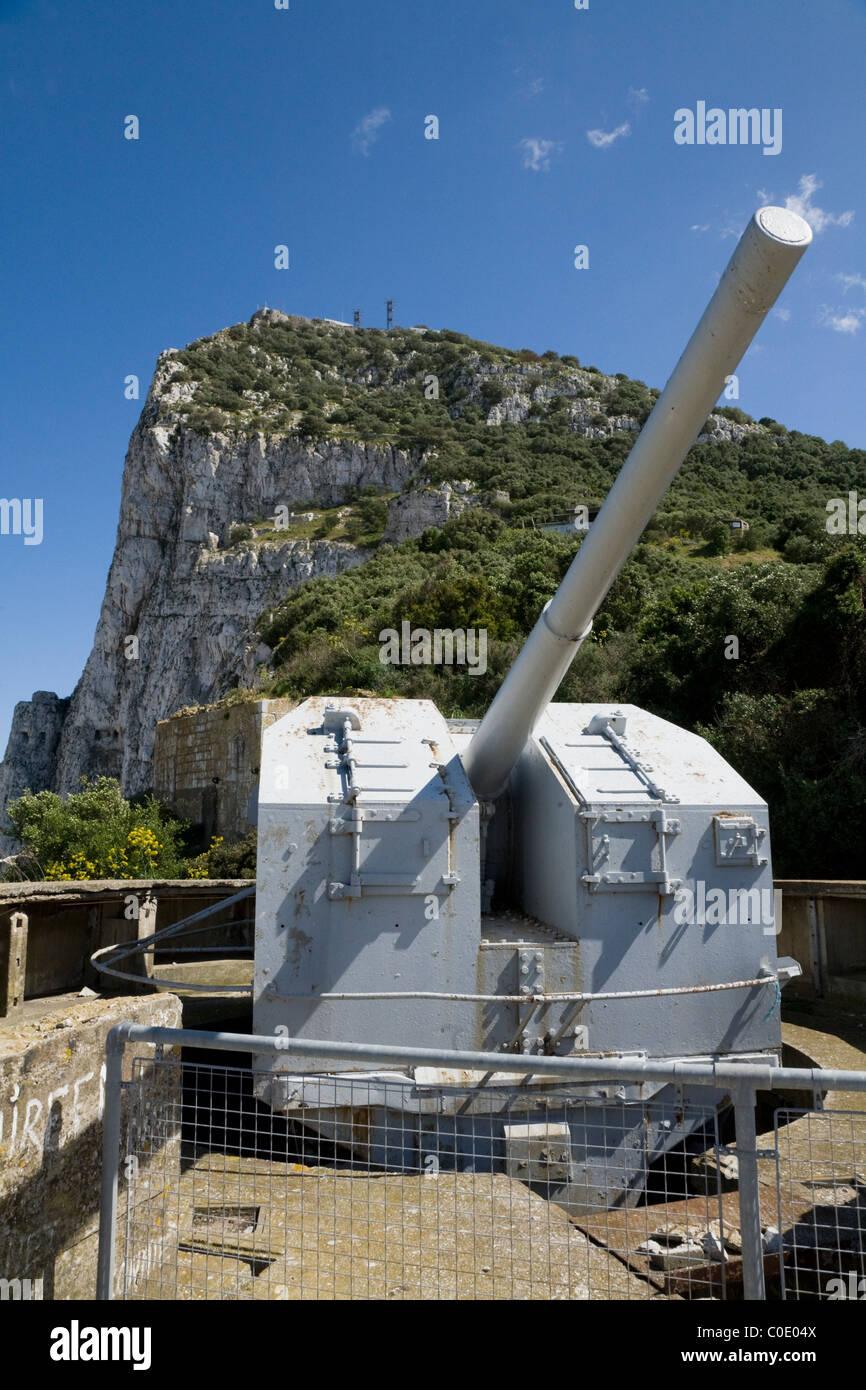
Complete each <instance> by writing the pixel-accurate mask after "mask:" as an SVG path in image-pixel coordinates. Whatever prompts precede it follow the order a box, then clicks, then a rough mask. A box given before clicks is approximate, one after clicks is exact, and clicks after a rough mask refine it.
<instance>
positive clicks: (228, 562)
mask: <svg viewBox="0 0 866 1390" xmlns="http://www.w3.org/2000/svg"><path fill="white" fill-rule="evenodd" d="M172 365H173V363H172V357H171V355H170V354H163V356H162V357H161V358H160V360H159V364H158V367H157V371H156V374H155V377H154V381H153V384H152V386H151V390H150V393H149V395H148V399H147V402H146V404H145V406H144V409H143V411H142V415H141V419H140V420H139V423H138V425H137V426H136V428H135V430H134V432H133V435H132V439H131V442H130V446H129V451H128V453H127V456H126V463H125V468H124V476H123V488H122V498H121V506H120V519H119V523H118V528H117V539H116V544H115V549H114V557H113V559H112V562H111V568H110V570H109V574H108V583H107V587H106V592H105V597H104V599H103V603H102V610H101V613H100V615H99V621H98V624H97V628H96V635H95V639H94V644H93V650H92V651H91V654H90V656H89V658H88V660H87V664H86V666H85V668H84V673H83V675H82V677H81V679H80V681H79V682H78V685H77V686H76V689H75V691H74V693H73V695H72V697H71V699H70V700H58V698H57V696H55V695H52V694H49V693H47V692H38V693H37V694H36V695H34V697H33V700H32V701H30V702H25V703H23V704H20V705H18V706H17V707H16V712H15V720H14V724H13V728H12V732H11V735H10V739H9V745H8V748H7V752H6V757H5V760H4V762H3V764H2V765H0V807H3V806H5V804H6V801H7V800H8V799H9V798H11V797H13V796H16V795H19V794H20V793H21V791H23V790H24V789H25V787H30V788H31V789H32V790H41V789H42V788H44V787H50V788H52V789H54V790H57V791H60V792H70V791H74V790H76V789H77V787H78V784H79V778H80V777H82V776H83V775H91V776H93V775H98V774H100V773H104V774H106V775H110V776H116V777H119V778H120V779H121V781H122V784H123V787H124V789H125V791H126V792H127V793H135V792H139V791H141V790H143V789H145V788H147V787H149V786H150V785H151V756H152V751H153V738H154V730H155V727H156V722H157V720H159V719H163V718H165V717H166V716H167V715H169V714H171V713H172V712H173V711H174V710H176V709H178V708H179V707H181V706H183V705H188V704H201V703H206V702H208V701H211V700H214V699H217V698H219V697H220V696H221V695H222V694H224V693H225V692H226V690H228V689H230V688H231V687H233V686H235V685H241V684H252V683H254V681H255V675H256V668H257V665H258V664H259V663H260V662H261V661H263V660H264V659H266V657H267V648H262V647H261V646H260V645H259V643H258V639H256V637H255V635H254V633H253V630H252V629H253V624H254V622H255V619H256V618H257V617H258V615H259V614H260V613H261V612H262V610H263V609H266V608H267V607H268V605H269V604H272V603H276V602H277V601H278V599H279V598H281V597H282V596H283V594H284V593H285V592H286V589H288V588H291V587H294V586H296V585H297V584H299V583H301V582H302V581H303V580H305V579H309V578H311V577H313V576H317V575H335V574H338V573H340V572H341V571H342V570H344V569H346V568H347V567H349V566H350V565H354V564H358V563H359V562H360V561H361V560H363V559H364V556H365V554H366V553H367V552H366V551H365V550H364V549H363V548H359V547H357V546H353V545H350V544H346V543H341V542H332V541H328V540H314V539H299V540H286V541H284V542H283V543H280V542H279V541H278V540H274V541H271V542H265V543H253V542H252V541H244V540H241V541H234V542H233V540H232V527H233V525H234V524H236V523H238V522H243V521H245V520H246V519H247V518H250V517H253V516H257V515H269V514H273V513H274V511H275V509H276V508H277V507H279V506H288V507H292V505H293V504H294V505H295V506H297V505H298V504H303V503H305V502H307V503H310V502H313V501H315V502H316V503H317V504H324V505H326V506H329V505H330V506H332V505H335V504H337V503H339V502H341V501H342V500H343V499H344V497H346V496H347V495H349V494H350V493H352V492H353V491H354V490H355V489H358V488H363V487H366V486H369V487H373V488H382V489H389V490H397V491H399V490H401V489H402V488H403V486H404V484H405V483H406V482H407V481H408V480H409V478H410V477H411V475H412V473H413V464H412V462H411V458H410V453H409V452H408V451H405V450H402V451H401V450H399V449H395V448H392V447H390V446H380V445H373V444H370V445H362V444H355V443H352V442H344V441H327V442H322V443H316V442H310V441H303V440H301V439H298V438H293V437H270V438H265V437H264V436H262V435H254V436H252V437H242V438H239V437H234V436H232V435H229V434H224V433H219V432H217V433H212V434H206V435H202V434H201V433H197V432H196V431H194V430H187V429H184V428H178V427H177V426H174V427H172V425H171V422H170V421H166V420H164V419H163V418H162V415H161V414H160V410H159V406H160V405H161V404H164V401H163V399H162V398H163V396H164V393H165V392H166V381H167V377H168V376H169V374H170V371H171V368H172ZM169 389H170V388H169ZM6 848H7V849H8V848H9V846H6Z"/></svg>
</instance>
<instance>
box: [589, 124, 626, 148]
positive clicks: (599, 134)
mask: <svg viewBox="0 0 866 1390" xmlns="http://www.w3.org/2000/svg"><path fill="white" fill-rule="evenodd" d="M621 135H631V126H630V125H629V123H628V121H624V122H623V124H622V125H618V126H617V128H616V130H588V131H587V132H586V138H587V140H588V141H589V143H590V144H591V145H595V148H596V149H597V150H606V149H607V148H608V146H609V145H612V144H613V142H614V140H618V139H619V138H620V136H621Z"/></svg>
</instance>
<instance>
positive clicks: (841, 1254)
mask: <svg viewBox="0 0 866 1390" xmlns="http://www.w3.org/2000/svg"><path fill="white" fill-rule="evenodd" d="M775 1135H776V1153H777V1160H776V1167H777V1187H778V1245H779V1250H780V1254H781V1281H782V1297H784V1298H788V1299H831V1300H833V1299H850V1298H857V1299H866V1112H864V1111H855V1110H821V1111H813V1110H794V1109H779V1110H777V1111H776V1125H775Z"/></svg>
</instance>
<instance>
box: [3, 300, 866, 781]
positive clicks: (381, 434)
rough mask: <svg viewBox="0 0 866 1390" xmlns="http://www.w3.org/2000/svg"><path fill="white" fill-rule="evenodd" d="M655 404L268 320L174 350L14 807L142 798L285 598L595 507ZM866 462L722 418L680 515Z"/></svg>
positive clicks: (755, 503) (19, 710)
mask: <svg viewBox="0 0 866 1390" xmlns="http://www.w3.org/2000/svg"><path fill="white" fill-rule="evenodd" d="M656 395H657V392H655V391H653V390H650V389H649V388H647V387H646V386H645V385H644V384H643V383H642V382H634V381H630V380H628V378H626V377H624V376H622V375H619V376H609V375H605V374H604V373H602V372H600V371H598V369H597V368H595V367H583V366H581V364H580V362H579V360H578V359H577V358H576V357H568V356H567V357H559V356H557V354H555V353H545V354H543V355H542V356H539V355H538V354H536V353H534V352H532V351H530V350H522V351H512V350H508V349H504V348H500V347H496V346H494V345H491V344H486V343H480V342H475V341H473V340H472V339H469V338H466V337H465V336H464V335H462V334H458V333H451V332H437V331H431V330H428V329H426V328H423V327H418V328H413V329H399V328H397V329H392V330H390V331H388V332H385V331H382V330H376V329H359V330H355V329H353V328H351V327H348V326H346V325H341V324H335V323H332V322H330V321H327V320H307V319H301V318H298V317H295V316H290V315H286V314H282V313H280V312H278V311H274V310H267V309H266V310H261V311H259V312H258V313H257V314H255V315H254V316H253V318H252V319H251V320H250V321H249V323H246V324H237V325H235V326H233V327H231V328H228V329H225V330H223V331H222V332H220V333H217V334H215V335H214V336H212V337H210V338H207V339H202V340H200V341H198V342H196V343H193V344H192V345H191V346H190V347H188V348H186V349H183V350H170V351H167V352H164V353H162V354H161V355H160V358H159V360H158V363H157V367H156V371H155V374H154V378H153V382H152V384H151V387H150V391H149V393H148V396H147V400H146V402H145V405H144V408H143V410H142V413H141V417H140V419H139V422H138V424H137V425H136V428H135V430H134V432H133V435H132V438H131V441H130V445H129V450H128V453H127V456H126V462H125V466H124V475H123V487H122V498H121V507H120V517H119V522H118V530H117V540H116V545H115V550H114V557H113V560H112V563H111V568H110V571H109V575H108V582H107V587H106V593H105V598H104V600H103V604H102V610H101V613H100V615H99V621H98V624H97V628H96V635H95V639H94V645H93V650H92V652H91V654H90V656H89V658H88V661H87V664H86V666H85V669H84V672H83V675H82V677H81V679H80V681H79V683H78V685H77V686H76V689H75V691H74V692H73V694H72V696H71V698H69V699H59V698H58V697H57V696H56V695H53V694H51V693H49V692H38V693H37V694H36V695H34V697H33V699H32V700H31V701H28V702H25V703H22V704H20V705H18V706H17V707H16V711H15V717H14V723H13V728H12V732H11V735H10V739H9V745H8V748H7V752H6V757H5V761H4V762H3V764H2V765H0V807H2V806H3V805H5V803H6V800H7V799H8V798H10V797H12V796H15V795H18V794H19V793H20V792H21V791H22V790H24V788H25V787H30V788H31V789H32V790H39V789H41V788H43V787H50V788H52V789H54V790H57V791H60V792H68V791H71V790H74V789H76V788H77V786H78V782H79V779H80V777H81V776H83V775H96V774H99V773H105V774H108V775H112V776H116V777H118V778H120V780H121V782H122V784H123V787H124V790H125V791H126V792H127V793H136V792H139V791H142V790H145V789H146V788H147V787H148V786H149V785H150V777H151V755H152V749H153V737H154V728H155V725H156V722H157V720H159V719H162V718H165V717H166V716H167V715H169V714H171V713H172V712H173V711H174V710H176V709H178V708H179V707H182V706H184V705H190V704H202V703H206V702H210V701H213V700H215V699H218V698H220V697H221V696H223V695H224V694H225V693H226V692H227V691H228V690H230V689H232V688H234V687H237V686H254V685H255V684H256V682H257V679H258V674H259V671H260V669H261V668H262V666H263V665H266V664H267V662H268V658H269V654H270V653H269V650H268V648H267V647H266V646H264V645H263V643H262V640H261V637H260V636H258V635H257V633H256V623H257V620H258V619H259V617H260V615H261V614H262V613H263V612H267V610H268V609H269V608H271V607H273V606H276V605H278V604H279V603H280V601H281V600H282V599H283V598H284V597H285V595H286V593H287V592H288V591H292V590H294V589H296V588H297V587H298V586H299V585H300V584H303V583H304V582H305V581H307V580H309V579H313V578H318V577H322V576H336V575H338V574H340V573H342V572H343V571H345V570H347V569H350V568H352V567H353V566H357V565H359V564H362V563H363V562H364V561H365V560H366V559H367V558H368V557H369V556H370V555H371V554H372V553H373V550H374V549H375V548H376V547H378V546H379V545H380V544H381V543H382V542H385V543H398V542H401V541H403V540H405V539H406V538H408V537H413V536H419V535H420V534H421V533H422V532H424V531H425V530H426V529H427V528H428V527H431V526H442V525H443V524H445V523H447V522H448V521H449V519H452V518H453V517H455V516H457V515H459V514H460V513H461V512H462V511H464V510H465V509H466V508H467V507H471V506H481V507H483V508H487V509H489V510H491V511H493V512H496V513H498V515H499V516H500V517H501V518H505V519H507V520H508V521H509V523H510V524H514V523H515V522H519V521H526V520H527V519H531V518H533V517H534V516H536V515H538V514H539V513H541V512H544V511H545V509H551V508H553V507H555V506H556V505H559V506H562V505H563V504H564V503H565V502H566V501H567V502H570V503H578V502H588V503H590V504H592V503H593V502H596V503H597V502H599V501H601V500H602V499H603V496H604V494H605V493H606V491H607V489H608V487H609V486H610V482H611V481H612V478H613V477H614V476H615V473H616V470H617V468H618V467H619V466H620V464H621V462H622V460H623V459H624V457H625V455H626V454H627V452H628V448H629V446H630V444H631V442H632V439H633V437H634V434H635V432H636V431H637V430H638V428H639V427H640V424H641V423H642V421H643V419H644V418H645V417H646V415H647V414H648V413H649V411H650V409H651V408H652V405H653V401H654V399H655V397H656ZM863 462H864V459H863V455H862V453H857V451H849V450H846V449H845V446H844V445H832V446H830V445H825V444H824V443H823V441H813V440H810V439H809V438H808V437H806V436H802V435H794V434H790V435H789V433H788V431H786V430H785V429H784V428H783V427H782V426H780V425H777V424H776V423H775V422H774V421H763V422H761V423H760V424H757V423H756V422H754V421H751V420H750V419H749V418H748V417H747V416H744V415H743V414H742V413H741V412H740V411H738V410H737V409H735V408H729V409H727V410H722V411H720V412H718V413H717V414H715V415H714V416H713V417H711V420H710V421H708V424H707V431H706V433H705V434H704V435H703V436H702V442H701V443H699V444H698V445H697V446H696V449H695V450H694V451H693V455H692V457H691V459H690V462H689V464H687V466H686V469H685V470H684V473H683V475H682V478H681V480H679V481H678V482H677V484H675V487H674V489H673V491H672V494H671V496H670V499H669V500H668V501H667V502H666V504H665V505H666V506H667V507H668V508H671V507H672V508H674V512H673V513H671V515H672V516H673V519H674V521H676V518H677V517H678V516H681V517H684V518H688V517H689V516H693V515H694V514H695V513H696V512H698V513H700V514H701V515H703V516H704V517H710V518H712V516H713V515H714V514H715V515H716V516H718V515H730V514H734V515H737V514H743V515H745V514H749V515H752V516H753V517H758V518H760V516H762V515H763V516H765V517H767V516H768V514H769V513H768V509H769V511H772V509H773V507H774V506H775V507H776V508H777V510H778V508H779V507H782V506H783V505H784V507H786V508H787V509H789V510H790V509H791V508H792V507H793V508H795V509H796V507H797V506H800V507H803V506H805V505H806V504H807V503H810V504H814V502H815V497H816V496H818V495H819V494H820V492H821V490H822V489H823V493H824V495H827V493H826V489H827V486H830V487H831V488H832V487H835V488H836V489H837V490H844V488H845V487H846V486H848V485H851V486H854V485H855V480H856V479H857V478H862V476H863ZM676 508H679V509H680V511H679V512H677V511H676ZM259 630H260V631H261V630H262V624H261V623H259Z"/></svg>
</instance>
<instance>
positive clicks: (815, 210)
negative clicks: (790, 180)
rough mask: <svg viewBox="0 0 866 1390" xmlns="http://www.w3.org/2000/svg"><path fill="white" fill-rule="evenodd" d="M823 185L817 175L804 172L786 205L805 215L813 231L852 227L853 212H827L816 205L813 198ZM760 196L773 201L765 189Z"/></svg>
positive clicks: (801, 215)
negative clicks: (795, 190)
mask: <svg viewBox="0 0 866 1390" xmlns="http://www.w3.org/2000/svg"><path fill="white" fill-rule="evenodd" d="M822 187H823V184H822V182H821V180H820V179H819V178H818V177H817V175H815V174H804V175H803V177H802V178H801V179H800V182H799V183H798V185H797V192H796V193H789V194H788V196H787V198H786V199H785V207H786V208H787V209H788V211H789V212H796V213H799V215H800V217H804V218H805V219H806V221H807V222H808V223H809V226H810V227H811V228H812V231H813V232H823V231H824V230H825V229H826V228H827V227H850V225H851V223H852V222H853V221H854V213H853V212H851V211H849V212H839V213H835V212H827V211H825V209H824V208H819V207H816V205H815V203H814V202H813V201H812V199H813V197H814V195H815V194H816V193H817V191H818V189H819V188H822ZM758 196H759V197H761V198H763V199H765V200H766V201H767V202H771V201H772V199H771V197H770V196H769V194H767V193H766V192H765V191H764V190H763V189H761V190H760V192H759V195H758Z"/></svg>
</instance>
